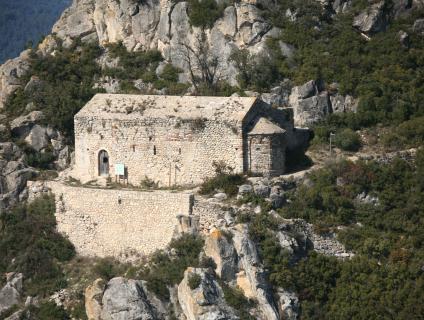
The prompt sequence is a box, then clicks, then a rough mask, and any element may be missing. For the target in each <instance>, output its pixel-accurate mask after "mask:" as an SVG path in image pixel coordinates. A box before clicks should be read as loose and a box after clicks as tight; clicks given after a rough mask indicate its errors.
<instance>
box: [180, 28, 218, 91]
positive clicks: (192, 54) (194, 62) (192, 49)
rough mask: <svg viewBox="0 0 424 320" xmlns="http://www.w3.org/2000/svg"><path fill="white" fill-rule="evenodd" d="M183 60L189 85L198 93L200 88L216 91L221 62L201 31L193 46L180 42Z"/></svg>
mask: <svg viewBox="0 0 424 320" xmlns="http://www.w3.org/2000/svg"><path fill="white" fill-rule="evenodd" d="M180 45H181V46H182V47H183V48H184V50H183V55H184V60H185V61H186V62H187V65H188V69H189V72H190V78H191V83H192V84H193V86H194V88H195V89H196V91H197V92H198V91H199V90H200V89H202V87H205V88H206V89H208V90H210V91H216V89H217V84H218V82H219V80H220V74H221V69H222V60H221V59H220V58H219V57H218V56H217V55H215V54H214V53H213V52H212V50H211V47H210V45H209V43H208V41H207V37H206V33H205V32H204V31H202V32H201V33H200V34H198V35H197V36H196V40H195V44H194V46H191V45H189V44H188V43H187V42H181V43H180Z"/></svg>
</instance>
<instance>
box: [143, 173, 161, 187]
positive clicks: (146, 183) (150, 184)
mask: <svg viewBox="0 0 424 320" xmlns="http://www.w3.org/2000/svg"><path fill="white" fill-rule="evenodd" d="M140 186H141V187H142V188H144V189H157V188H158V186H159V185H158V183H157V182H155V181H154V180H152V179H150V178H149V177H147V176H145V177H144V179H143V180H141V182H140Z"/></svg>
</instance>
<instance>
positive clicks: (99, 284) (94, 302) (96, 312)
mask: <svg viewBox="0 0 424 320" xmlns="http://www.w3.org/2000/svg"><path fill="white" fill-rule="evenodd" d="M104 288H105V282H104V280H103V279H97V280H95V281H94V282H93V283H92V284H91V285H89V286H88V287H87V288H86V289H85V312H86V314H87V318H88V320H101V312H102V297H103V291H104Z"/></svg>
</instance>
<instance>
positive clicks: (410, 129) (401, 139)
mask: <svg viewBox="0 0 424 320" xmlns="http://www.w3.org/2000/svg"><path fill="white" fill-rule="evenodd" d="M423 141H424V117H418V118H415V119H412V120H409V121H405V122H403V123H401V124H400V125H399V126H396V127H394V128H391V130H390V131H389V132H387V133H386V134H385V135H384V136H383V137H382V143H383V144H384V145H385V146H386V147H395V148H403V149H404V148H406V147H418V146H420V145H422V144H423Z"/></svg>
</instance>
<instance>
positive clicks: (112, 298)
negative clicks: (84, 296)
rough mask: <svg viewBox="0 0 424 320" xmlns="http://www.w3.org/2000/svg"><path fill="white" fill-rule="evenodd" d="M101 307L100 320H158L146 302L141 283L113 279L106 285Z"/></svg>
mask: <svg viewBox="0 0 424 320" xmlns="http://www.w3.org/2000/svg"><path fill="white" fill-rule="evenodd" d="M102 305H103V308H102V312H101V319H102V320H124V319H125V320H136V319H137V320H139V319H143V320H155V319H160V317H159V315H158V314H157V312H156V310H155V308H154V307H153V306H152V305H151V303H150V302H149V301H148V299H147V296H146V292H145V290H144V288H143V286H142V282H141V281H136V280H131V279H130V280H129V279H125V278H122V277H117V278H113V279H112V280H110V281H109V282H108V284H107V285H106V290H105V291H104V294H103V297H102ZM93 306H94V305H93ZM96 310H97V309H95V310H93V311H96Z"/></svg>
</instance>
